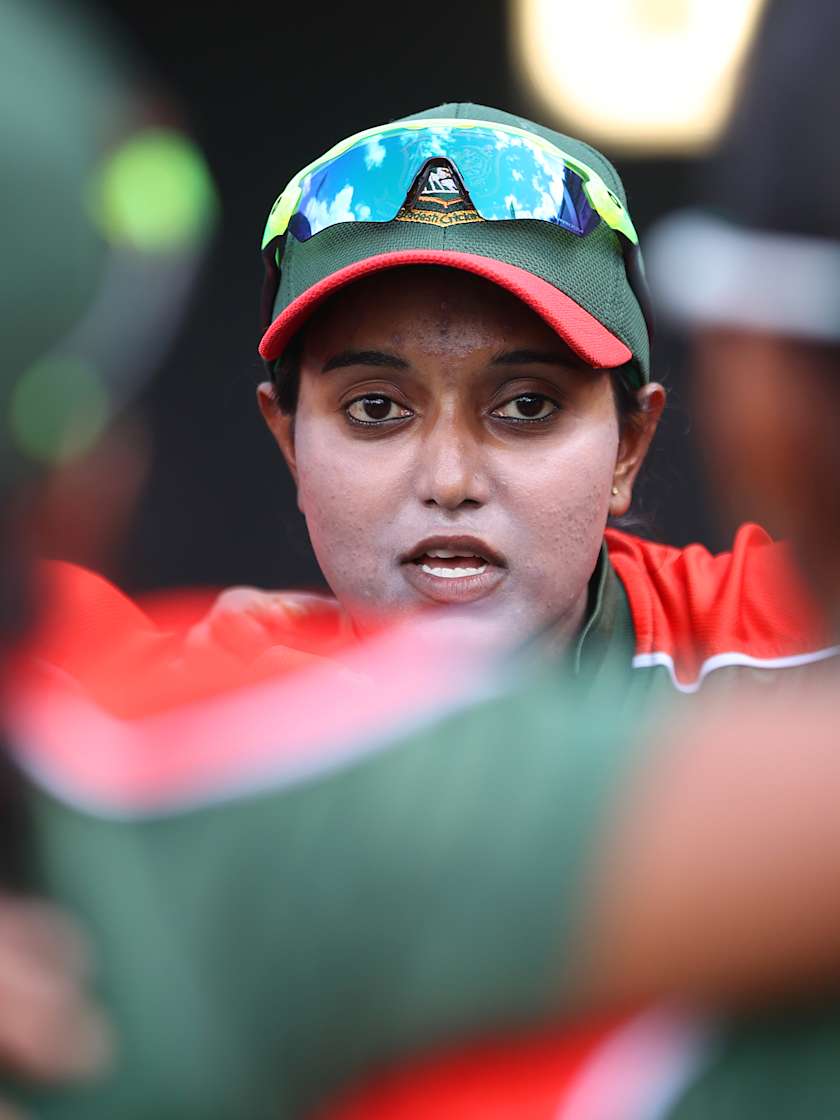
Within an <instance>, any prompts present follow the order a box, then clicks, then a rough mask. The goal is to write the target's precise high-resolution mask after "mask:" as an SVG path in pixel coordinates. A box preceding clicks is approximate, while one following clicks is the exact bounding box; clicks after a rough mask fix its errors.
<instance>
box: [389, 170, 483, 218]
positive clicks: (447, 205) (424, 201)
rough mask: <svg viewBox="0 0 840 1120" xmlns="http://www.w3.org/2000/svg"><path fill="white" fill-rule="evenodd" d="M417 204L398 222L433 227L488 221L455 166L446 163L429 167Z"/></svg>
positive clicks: (404, 210)
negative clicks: (472, 199)
mask: <svg viewBox="0 0 840 1120" xmlns="http://www.w3.org/2000/svg"><path fill="white" fill-rule="evenodd" d="M423 174H424V179H423V181H422V182H421V183H420V186H419V189H417V190H416V191H415V192H414V196H413V201H412V202H411V203H410V204H409V205H407V206H403V207H402V209H401V210H400V212H399V213H398V214H397V217H396V220H397V221H398V222H421V223H424V224H425V225H430V226H454V225H463V224H464V223H465V222H481V221H483V220H484V219H483V218H482V217H481V215H480V214H479V213H478V212H477V211H476V210H475V208H474V206H473V204H472V203H471V202H470V200H469V198H467V196H466V195H465V193H464V191H463V190H462V188H461V184H460V183H459V181H458V179H457V176H456V175H455V172H454V171H453V169H452V166H451V165H450V164H449V163H447V162H446V161H445V160H442V161H441V162H440V163H435V164H432V165H430V166H429V167H427V168H426V169H425V171H424V173H423Z"/></svg>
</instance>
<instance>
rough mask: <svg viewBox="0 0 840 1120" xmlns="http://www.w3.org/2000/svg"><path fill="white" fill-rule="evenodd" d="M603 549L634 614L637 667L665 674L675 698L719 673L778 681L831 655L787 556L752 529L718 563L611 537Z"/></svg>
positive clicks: (692, 549) (828, 639) (699, 552)
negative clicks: (605, 549)
mask: <svg viewBox="0 0 840 1120" xmlns="http://www.w3.org/2000/svg"><path fill="white" fill-rule="evenodd" d="M606 540H607V547H608V550H609V557H610V561H611V563H612V566H613V568H614V569H615V572H616V574H617V575H618V577H619V579H620V580H621V582H622V584H623V586H624V589H625V591H626V593H627V598H628V602H629V605H630V612H631V616H632V619H633V628H634V631H635V635H636V650H635V655H634V658H633V663H634V666H635V667H636V668H637V669H645V668H647V669H657V670H660V671H663V672H666V673H667V674H668V675H669V676H670V678H671V681H672V684H673V685H674V686H675V687H676V688H677V689H678V690H680V691H683V692H694V691H696V690H697V689H698V688H699V687H700V685H701V684H703V682H704V681H705V680H706V678H707V677H708V676H709V675H710V674H712V673H718V672H719V671H720V670H726V671H727V672H726V673H725V676H726V677H727V678H728V679H731V678H732V677H733V675H734V676H735V677H736V678H737V677H740V676H743V672H744V671H745V670H746V671H749V672H750V676H755V673H756V671H758V674H759V676H760V677H762V678H763V679H766V680H768V681H769V680H771V679H773V680H775V679H776V678H777V676H778V674H779V673H780V672H782V671H784V672H785V675H786V676H789V675H790V673H789V671H790V670H801V669H808V668H810V667H811V666H816V665H819V664H820V663H821V662H823V661H824V660H825V659H826V658H828V657H831V656H833V655H834V654H836V652H837V648H836V646H835V645H834V643H833V641H832V635H831V632H830V628H829V626H828V623H827V621H826V620H825V619H824V618H823V617H822V615H821V614H820V612H819V610H818V609H817V607H816V606H815V604H814V602H813V601H812V599H811V596H810V594H809V592H808V590H807V588H806V586H805V584H804V582H803V580H802V577H801V576H800V575H799V573H798V571H797V568H796V565H795V563H794V559H793V556H792V554H791V550H790V547H789V546H788V544H787V543H786V542H782V541H773V540H772V539H771V538H770V537H769V536H768V534H767V533H766V532H765V531H764V530H763V529H761V528H760V527H759V526H758V525H752V524H745V525H743V526H741V528H740V529H739V530H738V532H737V533H736V535H735V538H734V540H733V543H732V548H731V550H730V551H727V552H721V553H717V554H713V553H711V552H709V551H708V550H707V549H706V548H705V547H704V546H703V545H700V544H690V545H688V546H686V547H685V548H674V547H673V546H670V545H664V544H659V543H656V542H652V541H647V540H643V539H641V538H639V537H634V536H631V535H629V534H627V533H623V532H619V531H617V530H614V529H609V530H607V534H606ZM733 671H737V672H735V673H734V674H733Z"/></svg>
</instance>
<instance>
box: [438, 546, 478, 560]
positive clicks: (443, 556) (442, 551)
mask: <svg viewBox="0 0 840 1120" xmlns="http://www.w3.org/2000/svg"><path fill="white" fill-rule="evenodd" d="M426 555H427V556H435V557H437V559H438V560H454V559H455V558H456V557H458V556H475V553H474V552H453V551H452V550H451V549H448V548H430V549H429V550H428V551H427V552H426ZM476 559H478V558H477V557H476Z"/></svg>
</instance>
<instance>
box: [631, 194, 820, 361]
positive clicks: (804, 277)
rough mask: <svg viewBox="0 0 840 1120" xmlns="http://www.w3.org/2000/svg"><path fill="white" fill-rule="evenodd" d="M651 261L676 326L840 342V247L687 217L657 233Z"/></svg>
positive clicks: (648, 251) (658, 295) (659, 300)
mask: <svg viewBox="0 0 840 1120" xmlns="http://www.w3.org/2000/svg"><path fill="white" fill-rule="evenodd" d="M645 261H646V264H647V266H648V271H649V275H650V281H651V287H652V290H653V294H654V299H655V301H656V305H657V307H658V308H659V309H661V311H662V313H663V314H664V315H665V316H667V317H669V318H671V319H673V320H675V321H676V322H678V323H682V324H687V325H694V326H732V327H744V328H749V329H754V330H760V331H767V332H770V333H773V334H780V335H790V336H792V337H796V338H807V339H813V340H815V341H826V342H830V341H834V340H840V242H837V241H829V240H822V239H820V238H815V237H799V236H794V235H792V234H782V233H770V232H766V231H762V230H750V229H746V228H742V227H738V226H734V225H730V224H729V223H727V222H723V221H721V220H720V219H718V218H714V217H712V216H710V215H708V214H703V213H701V212H699V211H684V212H680V213H677V214H673V215H671V216H670V217H668V218H665V219H664V220H663V221H661V222H660V223H659V224H658V225H657V226H656V227H655V228H654V229H653V230H652V231H651V233H650V234H649V235H648V238H647V240H646V243H645Z"/></svg>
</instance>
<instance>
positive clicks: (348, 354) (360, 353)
mask: <svg viewBox="0 0 840 1120" xmlns="http://www.w3.org/2000/svg"><path fill="white" fill-rule="evenodd" d="M347 366H377V367H379V368H380V369H381V368H385V369H408V362H406V361H404V360H403V359H402V358H399V357H397V355H396V354H387V353H385V351H383V350H342V351H341V352H340V353H338V354H333V356H332V357H331V358H328V359H327V360H326V361H325V362H324V364H323V366H322V367H321V373H329V372H330V370H331V369H345V368H346V367H347Z"/></svg>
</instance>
